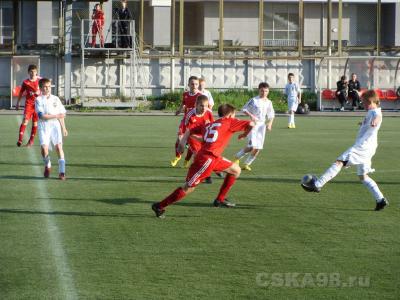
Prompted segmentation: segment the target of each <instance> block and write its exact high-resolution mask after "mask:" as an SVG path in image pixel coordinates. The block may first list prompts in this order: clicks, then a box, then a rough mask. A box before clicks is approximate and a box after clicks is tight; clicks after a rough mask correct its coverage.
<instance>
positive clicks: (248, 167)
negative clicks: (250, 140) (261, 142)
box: [242, 164, 251, 171]
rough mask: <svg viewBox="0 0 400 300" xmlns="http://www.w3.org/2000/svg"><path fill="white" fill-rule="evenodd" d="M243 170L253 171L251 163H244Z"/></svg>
mask: <svg viewBox="0 0 400 300" xmlns="http://www.w3.org/2000/svg"><path fill="white" fill-rule="evenodd" d="M242 170H243V171H251V168H250V166H249V165H246V164H244V165H243V167H242Z"/></svg>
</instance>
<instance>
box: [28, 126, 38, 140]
mask: <svg viewBox="0 0 400 300" xmlns="http://www.w3.org/2000/svg"><path fill="white" fill-rule="evenodd" d="M36 132H37V125H36V126H33V125H32V130H31V137H30V138H29V142H33V140H34V139H35V135H36Z"/></svg>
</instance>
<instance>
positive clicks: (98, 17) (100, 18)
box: [92, 3, 104, 48]
mask: <svg viewBox="0 0 400 300" xmlns="http://www.w3.org/2000/svg"><path fill="white" fill-rule="evenodd" d="M92 20H93V22H92V48H94V47H95V46H96V36H97V34H99V38H100V48H104V34H103V27H104V12H103V11H102V10H101V6H100V4H99V3H97V4H96V5H95V6H94V9H93V14H92Z"/></svg>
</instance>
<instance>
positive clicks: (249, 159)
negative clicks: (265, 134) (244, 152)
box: [242, 148, 260, 171]
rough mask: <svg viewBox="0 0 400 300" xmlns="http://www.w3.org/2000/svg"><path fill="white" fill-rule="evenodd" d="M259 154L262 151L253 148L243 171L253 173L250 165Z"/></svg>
mask: <svg viewBox="0 0 400 300" xmlns="http://www.w3.org/2000/svg"><path fill="white" fill-rule="evenodd" d="M258 153H260V149H253V148H252V150H251V151H250V154H249V156H248V157H247V159H246V161H245V162H244V165H243V167H242V170H245V171H251V168H250V165H251V164H252V163H253V161H254V160H255V159H256V158H257V156H258Z"/></svg>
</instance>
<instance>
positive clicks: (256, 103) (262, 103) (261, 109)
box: [242, 96, 275, 125]
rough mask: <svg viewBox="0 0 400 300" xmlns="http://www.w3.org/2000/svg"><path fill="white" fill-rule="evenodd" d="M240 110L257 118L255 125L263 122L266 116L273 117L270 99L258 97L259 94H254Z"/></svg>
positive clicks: (269, 118)
mask: <svg viewBox="0 0 400 300" xmlns="http://www.w3.org/2000/svg"><path fill="white" fill-rule="evenodd" d="M242 110H243V111H244V112H248V113H251V114H252V115H254V116H255V117H256V118H257V122H256V125H260V124H265V121H266V119H267V118H268V120H271V119H273V118H275V111H274V107H273V106H272V101H271V100H269V99H266V100H263V99H260V96H256V97H254V98H251V99H250V100H249V101H247V103H246V104H245V105H244V106H243V109H242Z"/></svg>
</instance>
